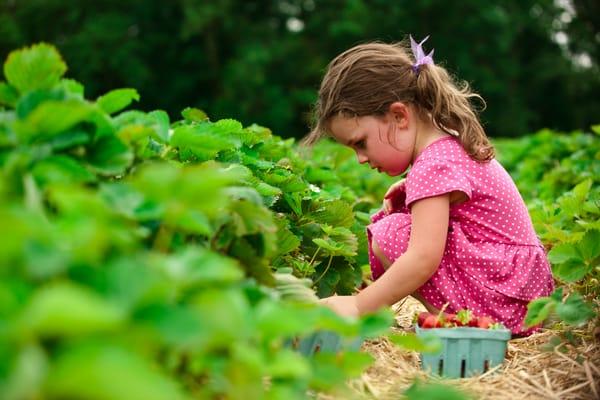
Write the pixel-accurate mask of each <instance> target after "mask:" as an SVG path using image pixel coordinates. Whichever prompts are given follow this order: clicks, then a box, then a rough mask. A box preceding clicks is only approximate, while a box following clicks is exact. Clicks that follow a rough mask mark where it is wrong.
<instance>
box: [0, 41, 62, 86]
mask: <svg viewBox="0 0 600 400" xmlns="http://www.w3.org/2000/svg"><path fill="white" fill-rule="evenodd" d="M66 71H67V65H66V64H65V63H64V61H63V60H62V57H61V56H60V54H59V53H58V51H57V50H56V48H55V47H54V46H52V45H49V44H46V43H40V44H35V45H33V46H31V47H25V48H23V49H20V50H15V51H13V52H11V53H10V54H9V55H8V58H7V60H6V63H4V76H6V80H7V81H8V83H10V84H11V85H12V86H13V87H14V88H16V89H17V90H18V91H19V92H20V93H21V94H23V93H25V92H28V91H30V90H35V89H50V88H52V87H53V86H54V85H56V84H57V83H58V82H59V80H60V78H61V77H62V76H63V75H64V73H65V72H66Z"/></svg>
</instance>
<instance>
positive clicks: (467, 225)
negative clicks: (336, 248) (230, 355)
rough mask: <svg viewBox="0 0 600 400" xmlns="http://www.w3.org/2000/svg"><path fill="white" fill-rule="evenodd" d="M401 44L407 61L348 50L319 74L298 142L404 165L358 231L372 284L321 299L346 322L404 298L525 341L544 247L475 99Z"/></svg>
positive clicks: (542, 273)
mask: <svg viewBox="0 0 600 400" xmlns="http://www.w3.org/2000/svg"><path fill="white" fill-rule="evenodd" d="M426 39H427V38H425V40H426ZM410 40H411V48H412V53H413V54H412V56H411V55H410V53H409V51H408V49H407V46H405V45H404V44H403V43H396V44H383V43H368V44H362V45H358V46H356V47H353V48H351V49H349V50H347V51H345V52H343V53H342V54H340V55H339V56H337V57H336V58H335V59H334V60H333V61H332V62H331V63H330V64H329V66H328V70H327V72H326V74H325V77H324V78H323V82H322V84H321V88H320V91H319V99H318V102H317V105H316V109H315V113H316V125H315V127H314V129H313V131H312V132H311V134H310V135H309V136H308V137H307V139H306V142H307V143H308V144H311V143H314V142H315V141H316V140H318V139H319V138H320V137H322V136H324V135H330V136H332V137H333V138H334V139H335V140H337V141H338V142H340V143H343V144H344V145H346V146H349V147H351V148H353V149H354V150H355V152H356V155H357V157H358V162H359V163H361V164H363V163H368V164H369V165H370V166H371V168H374V169H377V170H378V171H380V172H384V173H387V174H388V175H391V176H397V175H400V174H402V173H404V172H405V171H406V170H407V168H408V167H409V166H410V167H411V168H410V170H409V172H408V174H407V176H406V179H405V180H403V181H400V182H397V183H396V184H394V185H392V186H391V187H390V189H389V190H388V192H387V194H386V196H385V199H384V206H383V209H382V210H381V211H380V212H379V213H377V214H375V215H374V216H373V217H372V222H373V223H372V224H371V225H369V226H368V227H367V235H368V239H369V256H370V264H371V271H372V274H373V278H374V280H375V281H374V282H373V284H371V285H370V286H368V287H367V288H365V289H364V290H362V291H361V292H360V293H358V294H357V295H355V296H332V297H328V298H326V299H323V300H322V302H323V303H324V304H326V305H327V306H329V307H331V308H332V309H333V310H335V311H336V312H338V313H339V314H342V315H351V316H357V315H361V314H364V313H368V312H371V311H374V310H377V309H378V308H380V307H383V306H386V305H391V304H394V303H396V302H397V301H399V300H401V299H402V298H404V297H406V296H409V295H411V296H413V297H415V298H417V299H418V300H419V301H421V302H422V303H423V304H424V306H425V307H426V308H427V309H428V310H429V311H430V312H439V310H440V309H441V308H442V307H443V306H444V305H445V304H447V308H446V312H456V311H457V310H459V309H462V308H467V309H469V310H472V311H473V312H474V314H475V315H478V316H484V315H485V316H490V317H492V318H494V319H495V320H497V321H500V322H502V323H503V324H504V325H505V326H506V327H508V328H509V329H510V330H511V331H512V332H513V334H515V335H527V334H530V333H531V332H533V331H534V329H528V328H527V327H526V326H524V325H523V319H524V318H525V314H526V313H527V303H529V302H530V301H531V300H533V299H535V298H538V297H541V296H547V295H549V294H550V293H551V292H552V291H553V289H554V282H553V279H552V274H551V271H550V268H549V265H548V261H547V258H546V253H545V251H544V248H543V246H542V244H541V242H540V241H539V239H538V237H537V235H536V233H535V231H534V229H533V226H532V223H531V219H530V217H529V214H528V211H527V208H526V206H525V204H524V202H523V199H522V198H521V196H520V194H519V192H518V190H517V188H516V186H515V184H514V183H513V181H512V180H511V178H510V176H509V175H508V173H507V172H506V171H505V170H504V168H503V167H502V166H501V165H500V164H499V163H498V161H496V159H495V158H494V149H493V147H492V145H491V143H490V141H489V140H488V138H487V137H486V135H485V132H484V130H483V128H482V126H481V124H480V122H479V120H478V117H477V115H476V112H475V111H474V109H473V108H472V106H471V103H470V100H471V99H474V98H475V99H480V100H482V101H483V99H481V97H480V96H479V95H477V94H475V93H472V92H471V91H470V90H469V87H468V85H467V84H463V85H461V86H458V85H456V84H455V83H454V81H453V80H452V78H451V77H450V76H449V75H448V73H447V72H446V70H445V69H444V68H442V67H440V66H437V65H435V64H434V62H433V59H432V55H433V51H431V53H429V54H428V55H425V53H424V52H423V50H422V44H423V42H424V41H425V40H423V41H422V42H421V43H418V44H417V43H415V42H414V41H413V39H412V37H411V38H410Z"/></svg>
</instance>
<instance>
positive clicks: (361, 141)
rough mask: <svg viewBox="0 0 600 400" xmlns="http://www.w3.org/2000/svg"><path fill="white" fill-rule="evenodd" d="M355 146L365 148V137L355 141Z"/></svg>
mask: <svg viewBox="0 0 600 400" xmlns="http://www.w3.org/2000/svg"><path fill="white" fill-rule="evenodd" d="M354 146H355V147H357V148H359V149H362V148H364V147H365V140H364V139H361V140H359V141H358V142H356V143H354Z"/></svg>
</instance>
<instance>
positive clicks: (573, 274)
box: [552, 260, 590, 282]
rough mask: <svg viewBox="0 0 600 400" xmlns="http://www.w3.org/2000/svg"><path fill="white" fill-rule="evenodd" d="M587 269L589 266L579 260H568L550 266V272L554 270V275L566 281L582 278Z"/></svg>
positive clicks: (588, 269)
mask: <svg viewBox="0 0 600 400" xmlns="http://www.w3.org/2000/svg"><path fill="white" fill-rule="evenodd" d="M589 271H590V266H589V265H586V264H585V263H584V262H583V261H581V260H569V261H567V262H564V263H562V264H557V265H554V266H553V267H552V272H554V274H555V275H556V277H558V278H560V279H562V280H564V281H567V282H576V281H578V280H580V279H582V278H583V277H584V276H585V275H586V274H587V273H588V272H589Z"/></svg>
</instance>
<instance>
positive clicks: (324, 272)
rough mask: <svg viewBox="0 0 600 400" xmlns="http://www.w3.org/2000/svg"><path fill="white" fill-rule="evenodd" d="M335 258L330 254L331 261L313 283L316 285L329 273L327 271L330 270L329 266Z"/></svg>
mask: <svg viewBox="0 0 600 400" xmlns="http://www.w3.org/2000/svg"><path fill="white" fill-rule="evenodd" d="M332 260H333V256H329V262H328V263H327V267H325V271H323V273H322V274H321V276H319V277H318V278H317V280H316V281H314V282H313V285H316V284H317V282H319V281H320V280H321V278H322V277H324V276H325V274H326V273H327V271H328V270H329V267H331V261H332Z"/></svg>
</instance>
